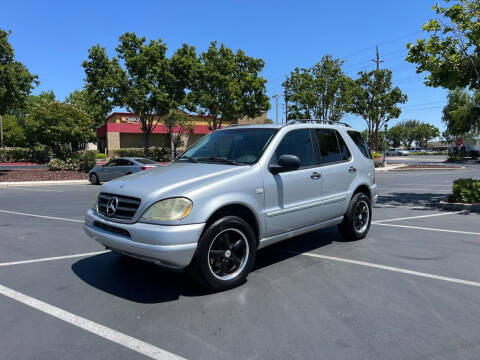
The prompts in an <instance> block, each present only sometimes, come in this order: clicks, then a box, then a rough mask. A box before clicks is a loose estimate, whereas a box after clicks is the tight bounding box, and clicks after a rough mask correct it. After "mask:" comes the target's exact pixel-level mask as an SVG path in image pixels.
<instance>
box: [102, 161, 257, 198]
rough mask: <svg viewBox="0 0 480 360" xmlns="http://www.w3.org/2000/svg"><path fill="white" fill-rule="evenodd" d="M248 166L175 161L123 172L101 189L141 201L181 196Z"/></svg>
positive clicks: (241, 170) (243, 169) (241, 171)
mask: <svg viewBox="0 0 480 360" xmlns="http://www.w3.org/2000/svg"><path fill="white" fill-rule="evenodd" d="M248 167H249V166H236V165H224V164H212V163H188V162H174V163H170V164H168V165H165V166H159V167H155V168H152V169H151V170H147V171H141V172H138V173H135V174H131V175H127V176H123V177H121V178H118V179H116V180H112V181H109V182H107V183H105V184H103V185H102V187H101V189H100V191H101V192H107V193H112V194H117V195H125V196H132V197H138V198H140V199H141V200H142V202H143V203H144V204H146V203H149V202H150V201H156V200H159V199H161V198H167V197H172V196H183V195H185V192H186V191H190V190H192V189H195V188H197V187H198V186H201V185H202V184H205V183H211V182H213V181H215V182H216V181H219V180H221V179H224V178H227V177H230V176H234V175H235V174H239V173H243V172H244V171H245V170H246V169H245V168H248Z"/></svg>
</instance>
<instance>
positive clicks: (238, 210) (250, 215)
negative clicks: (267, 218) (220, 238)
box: [203, 202, 260, 245]
mask: <svg viewBox="0 0 480 360" xmlns="http://www.w3.org/2000/svg"><path fill="white" fill-rule="evenodd" d="M228 215H233V216H238V217H239V218H241V219H243V220H245V222H246V223H247V224H249V225H250V226H251V227H252V230H253V232H254V234H255V239H256V241H257V245H258V242H259V239H260V224H259V221H258V219H257V216H256V215H255V213H254V212H253V211H252V210H251V209H250V208H249V207H248V206H247V205H245V204H242V203H238V202H236V203H230V204H225V205H223V206H221V207H220V208H218V209H216V210H215V211H214V212H213V213H212V214H210V216H209V217H208V218H207V221H206V224H205V227H204V230H203V231H205V230H206V229H208V227H209V226H210V225H211V224H213V223H214V222H215V221H216V220H218V219H220V218H222V217H224V216H228Z"/></svg>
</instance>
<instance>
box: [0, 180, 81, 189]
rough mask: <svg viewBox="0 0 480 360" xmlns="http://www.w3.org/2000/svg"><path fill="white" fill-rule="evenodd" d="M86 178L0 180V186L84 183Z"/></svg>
mask: <svg viewBox="0 0 480 360" xmlns="http://www.w3.org/2000/svg"><path fill="white" fill-rule="evenodd" d="M86 184H90V182H89V181H88V180H51V181H16V182H15V181H12V182H0V187H9V186H29V185H30V186H35V185H86Z"/></svg>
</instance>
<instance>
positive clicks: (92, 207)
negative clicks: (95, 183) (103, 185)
mask: <svg viewBox="0 0 480 360" xmlns="http://www.w3.org/2000/svg"><path fill="white" fill-rule="evenodd" d="M98 194H100V191H97V192H96V193H95V196H94V197H93V199H92V203H91V204H90V209H92V210H95V211H98V209H97V200H98Z"/></svg>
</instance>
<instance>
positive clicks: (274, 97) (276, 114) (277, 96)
mask: <svg viewBox="0 0 480 360" xmlns="http://www.w3.org/2000/svg"><path fill="white" fill-rule="evenodd" d="M279 97H280V95H278V94H276V95H273V96H272V99H275V124H278V98H279Z"/></svg>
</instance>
